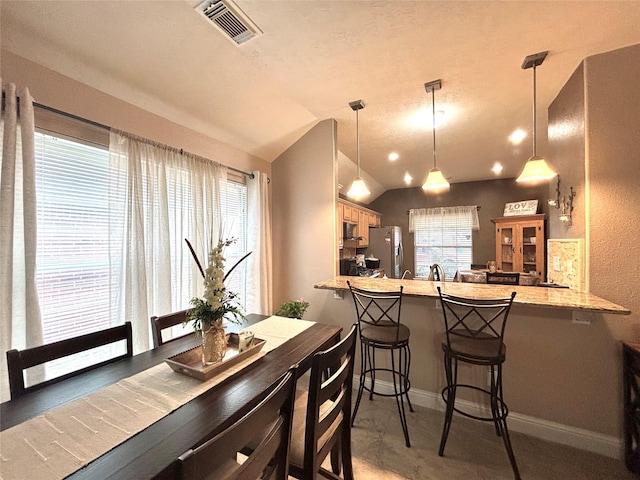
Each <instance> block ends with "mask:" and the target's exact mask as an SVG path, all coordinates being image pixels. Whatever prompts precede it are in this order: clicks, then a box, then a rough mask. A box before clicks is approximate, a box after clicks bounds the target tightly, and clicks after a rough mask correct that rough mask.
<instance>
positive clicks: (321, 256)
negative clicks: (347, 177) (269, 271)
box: [271, 120, 337, 320]
mask: <svg viewBox="0 0 640 480" xmlns="http://www.w3.org/2000/svg"><path fill="white" fill-rule="evenodd" d="M336 127H337V126H336V122H335V120H324V121H322V122H320V123H319V124H318V125H316V126H315V127H314V128H312V129H311V130H310V131H309V132H307V134H305V135H304V136H303V137H302V138H301V139H300V140H298V141H297V142H296V143H295V144H293V145H292V146H291V147H289V148H288V149H287V151H285V152H284V153H283V154H282V155H280V156H279V157H278V158H277V159H276V160H275V161H274V162H273V167H272V172H273V180H272V182H273V184H272V188H271V192H272V198H273V296H274V298H273V306H274V308H275V309H277V308H278V306H279V305H280V304H282V302H284V301H287V300H290V299H294V298H304V299H305V300H307V301H308V302H310V303H311V306H310V308H309V310H308V311H307V313H306V314H305V319H309V320H318V319H320V318H322V317H321V316H320V305H319V303H320V301H321V299H322V298H323V297H324V293H323V292H318V291H317V290H314V289H313V285H314V284H315V283H317V282H319V281H321V280H324V279H327V278H330V277H332V276H333V275H334V272H335V265H336V261H335V252H336V251H337V244H336V242H337V236H336V232H335V225H336V220H335V219H336V217H335V215H336V198H337V193H336V180H335V179H336V167H337V139H336V133H337V132H336Z"/></svg>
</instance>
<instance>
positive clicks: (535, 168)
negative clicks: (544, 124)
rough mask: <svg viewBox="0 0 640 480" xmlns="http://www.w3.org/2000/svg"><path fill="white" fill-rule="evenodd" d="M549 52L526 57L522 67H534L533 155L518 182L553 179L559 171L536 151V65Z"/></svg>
mask: <svg viewBox="0 0 640 480" xmlns="http://www.w3.org/2000/svg"><path fill="white" fill-rule="evenodd" d="M547 53H549V52H540V53H535V54H533V55H529V56H527V57H525V59H524V61H523V62H522V68H523V69H527V68H533V155H532V156H531V158H530V159H529V160H527V163H525V164H524V168H523V169H522V173H520V175H519V176H518V178H516V182H525V183H535V182H544V181H547V180H551V179H552V178H553V177H555V176H556V175H557V173H556V172H555V171H554V170H552V169H551V167H549V165H548V164H547V162H546V161H545V159H544V158H542V157H539V156H538V155H537V152H536V67H537V66H539V65H542V62H544V59H545V58H547Z"/></svg>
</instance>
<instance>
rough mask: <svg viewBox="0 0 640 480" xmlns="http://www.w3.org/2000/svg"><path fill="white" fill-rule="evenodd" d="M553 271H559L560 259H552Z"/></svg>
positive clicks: (555, 257) (556, 257)
mask: <svg viewBox="0 0 640 480" xmlns="http://www.w3.org/2000/svg"><path fill="white" fill-rule="evenodd" d="M553 270H554V271H555V272H559V271H560V257H558V256H554V257H553Z"/></svg>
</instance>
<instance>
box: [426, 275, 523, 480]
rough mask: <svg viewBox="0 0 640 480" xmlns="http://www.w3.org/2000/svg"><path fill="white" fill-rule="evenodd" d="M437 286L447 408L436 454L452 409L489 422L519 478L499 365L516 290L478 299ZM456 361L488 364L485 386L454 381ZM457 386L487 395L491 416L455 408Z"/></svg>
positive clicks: (446, 435) (441, 446)
mask: <svg viewBox="0 0 640 480" xmlns="http://www.w3.org/2000/svg"><path fill="white" fill-rule="evenodd" d="M437 288H438V294H439V295H440V301H441V304H442V313H443V317H444V324H445V332H446V333H445V335H444V341H443V343H442V350H443V351H444V367H445V372H446V376H447V386H446V387H445V388H444V389H443V390H442V398H443V399H444V401H445V402H446V404H447V408H446V413H445V420H444V426H443V428H442V438H441V440H440V450H439V451H438V455H440V456H441V457H442V456H443V455H444V448H445V445H446V443H447V437H448V435H449V429H450V428H451V420H452V418H453V412H456V413H459V414H461V415H464V416H465V417H469V418H473V419H475V420H481V421H485V422H493V424H494V426H495V429H496V434H497V435H498V436H500V437H502V441H503V442H504V446H505V448H506V450H507V455H508V456H509V462H511V468H512V469H513V474H514V476H515V478H516V479H518V480H519V479H520V473H519V471H518V465H517V464H516V459H515V456H514V455H513V449H512V448H511V440H510V439H509V431H508V430H507V415H508V414H509V410H508V408H507V405H506V403H505V402H504V401H503V391H502V365H503V363H504V362H505V359H506V353H507V347H506V345H505V344H504V341H503V340H504V330H505V326H506V324H507V317H508V316H509V311H510V309H511V305H512V304H513V299H514V297H515V296H516V292H513V293H512V294H511V297H510V298H500V299H482V300H478V299H470V298H463V297H456V296H453V295H449V294H446V293H442V290H441V289H440V287H437ZM458 362H466V363H470V364H473V365H481V366H487V367H489V369H490V372H491V386H490V387H489V389H486V388H480V387H478V386H475V385H469V384H463V383H458ZM458 389H472V390H475V391H478V392H482V393H485V394H486V395H488V397H489V400H490V404H491V416H490V417H480V416H477V415H473V414H470V413H468V412H465V411H463V410H460V409H458V408H457V407H456V406H455V401H456V393H457V390H458Z"/></svg>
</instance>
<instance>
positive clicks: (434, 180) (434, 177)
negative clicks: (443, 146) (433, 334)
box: [422, 80, 450, 193]
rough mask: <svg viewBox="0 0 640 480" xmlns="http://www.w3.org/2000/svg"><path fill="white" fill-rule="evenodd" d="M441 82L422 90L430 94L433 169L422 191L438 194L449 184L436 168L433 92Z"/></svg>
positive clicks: (427, 84)
mask: <svg viewBox="0 0 640 480" xmlns="http://www.w3.org/2000/svg"><path fill="white" fill-rule="evenodd" d="M441 87H442V82H441V81H440V80H434V81H433V82H429V83H425V84H424V89H425V90H426V91H427V93H430V94H431V112H432V114H433V123H432V128H433V168H432V169H431V170H430V171H429V175H427V179H426V180H425V182H424V183H423V184H422V189H423V190H424V191H425V192H429V193H438V192H442V191H444V190H448V189H449V186H450V185H449V182H447V180H446V179H445V178H444V175H443V174H442V171H441V170H440V169H439V168H438V167H437V166H436V99H435V93H434V92H435V91H436V90H440V88H441Z"/></svg>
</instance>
